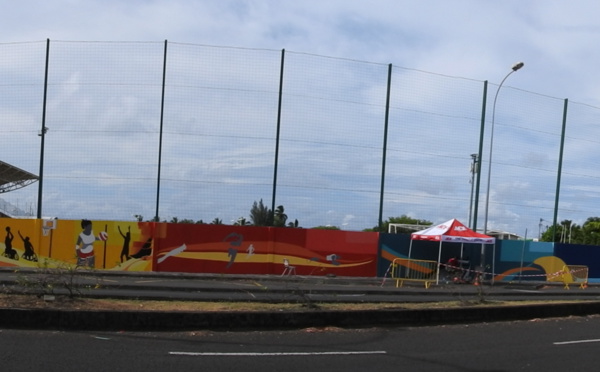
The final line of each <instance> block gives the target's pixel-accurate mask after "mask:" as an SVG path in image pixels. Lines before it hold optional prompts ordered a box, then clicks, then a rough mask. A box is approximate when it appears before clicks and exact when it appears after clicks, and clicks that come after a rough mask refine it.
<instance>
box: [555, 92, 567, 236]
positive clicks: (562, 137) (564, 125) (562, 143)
mask: <svg viewBox="0 0 600 372" xmlns="http://www.w3.org/2000/svg"><path fill="white" fill-rule="evenodd" d="M568 105H569V100H568V99H566V98H565V105H564V108H563V120H562V133H561V135H560V150H559V155H558V172H557V175H556V193H555V196H554V219H553V223H552V241H554V240H555V237H556V223H557V221H556V220H557V218H558V200H559V196H560V178H561V173H562V162H563V152H564V148H565V132H566V130H567V106H568Z"/></svg>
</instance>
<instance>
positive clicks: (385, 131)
mask: <svg viewBox="0 0 600 372" xmlns="http://www.w3.org/2000/svg"><path fill="white" fill-rule="evenodd" d="M391 89H392V64H391V63H390V64H389V65H388V79H387V94H386V97H385V120H384V129H383V156H382V159H381V190H380V192H379V219H378V226H379V231H380V232H385V231H381V228H382V226H383V220H382V219H383V195H384V193H383V191H384V188H385V161H386V157H387V137H388V124H389V119H390V92H391Z"/></svg>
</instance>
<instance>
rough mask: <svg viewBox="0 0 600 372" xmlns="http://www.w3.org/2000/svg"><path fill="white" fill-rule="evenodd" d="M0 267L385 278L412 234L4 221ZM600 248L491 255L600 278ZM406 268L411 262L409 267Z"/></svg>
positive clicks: (513, 272) (446, 251) (497, 260)
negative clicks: (579, 269) (289, 269)
mask: <svg viewBox="0 0 600 372" xmlns="http://www.w3.org/2000/svg"><path fill="white" fill-rule="evenodd" d="M0 235H1V238H0V266H4V267H42V266H43V267H64V265H67V266H72V267H75V266H81V267H89V268H94V269H100V270H118V271H164V272H189V273H213V274H271V275H282V274H283V273H284V269H285V266H284V261H287V262H288V264H289V265H291V266H293V267H294V268H295V270H294V273H295V274H297V275H316V276H325V275H336V276H361V277H385V276H387V275H389V270H390V266H391V263H392V262H393V261H394V259H397V258H407V255H408V249H409V244H410V236H409V235H405V234H379V233H373V232H353V231H339V230H318V229H301V228H273V227H254V226H230V225H202V224H172V223H154V222H131V221H130V222H124V221H92V220H39V219H11V218H0ZM438 250H439V245H438V243H437V242H434V243H431V244H429V242H420V243H419V244H418V245H413V247H412V253H411V258H412V259H420V260H437V255H438ZM598 252H600V250H598V247H593V246H574V245H566V244H554V243H538V242H532V241H498V242H497V245H496V248H495V255H494V254H493V251H492V250H491V249H488V250H487V252H486V253H485V259H486V262H485V267H486V272H488V273H491V267H494V274H495V279H496V280H497V281H515V280H519V281H521V280H536V281H544V280H548V281H552V280H558V281H560V280H562V279H564V277H560V276H559V277H557V273H560V272H562V271H563V270H564V268H565V267H566V266H571V265H585V266H586V270H589V271H586V272H588V273H589V281H590V282H598V281H600V264H598V262H599V261H598V260H597V259H596V258H597V257H598V256H600V253H598ZM452 257H461V258H462V259H463V260H464V261H466V262H468V265H467V266H466V267H465V268H466V269H467V270H475V269H476V268H477V267H480V264H481V263H480V260H481V245H479V244H447V245H446V244H445V245H444V246H443V248H442V261H441V262H446V261H447V260H448V259H450V258H452ZM401 262H402V261H401Z"/></svg>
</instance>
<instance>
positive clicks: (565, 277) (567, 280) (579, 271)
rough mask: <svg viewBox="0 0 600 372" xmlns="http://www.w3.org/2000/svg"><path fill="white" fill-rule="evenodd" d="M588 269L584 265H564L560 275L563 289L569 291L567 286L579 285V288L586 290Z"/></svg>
mask: <svg viewBox="0 0 600 372" xmlns="http://www.w3.org/2000/svg"><path fill="white" fill-rule="evenodd" d="M588 273H589V269H588V267H587V266H584V265H565V266H563V269H562V273H561V275H560V277H561V279H562V282H563V283H564V284H565V289H570V288H569V284H571V283H575V284H579V288H581V289H586V288H587V283H588Z"/></svg>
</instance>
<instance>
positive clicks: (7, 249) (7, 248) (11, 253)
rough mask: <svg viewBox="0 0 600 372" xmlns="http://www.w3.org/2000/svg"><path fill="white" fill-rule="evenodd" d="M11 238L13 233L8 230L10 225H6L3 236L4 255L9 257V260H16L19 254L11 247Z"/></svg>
mask: <svg viewBox="0 0 600 372" xmlns="http://www.w3.org/2000/svg"><path fill="white" fill-rule="evenodd" d="M13 239H14V235H13V233H12V232H11V231H10V226H6V237H5V238H4V257H7V258H10V259H11V260H18V259H19V255H18V254H17V251H15V250H14V249H13V247H12V241H13Z"/></svg>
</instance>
